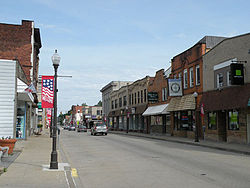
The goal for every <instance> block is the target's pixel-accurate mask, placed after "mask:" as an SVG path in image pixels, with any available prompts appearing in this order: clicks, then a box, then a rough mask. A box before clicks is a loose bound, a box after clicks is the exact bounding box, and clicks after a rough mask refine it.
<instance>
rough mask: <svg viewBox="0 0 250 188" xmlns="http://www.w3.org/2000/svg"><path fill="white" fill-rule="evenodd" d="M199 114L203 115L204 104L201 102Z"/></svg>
mask: <svg viewBox="0 0 250 188" xmlns="http://www.w3.org/2000/svg"><path fill="white" fill-rule="evenodd" d="M201 116H202V117H203V116H204V104H203V103H202V104H201Z"/></svg>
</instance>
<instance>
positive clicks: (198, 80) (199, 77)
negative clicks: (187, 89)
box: [195, 65, 201, 85]
mask: <svg viewBox="0 0 250 188" xmlns="http://www.w3.org/2000/svg"><path fill="white" fill-rule="evenodd" d="M195 71H196V73H195V75H196V79H195V80H196V85H200V84H201V75H200V65H197V66H196V67H195Z"/></svg>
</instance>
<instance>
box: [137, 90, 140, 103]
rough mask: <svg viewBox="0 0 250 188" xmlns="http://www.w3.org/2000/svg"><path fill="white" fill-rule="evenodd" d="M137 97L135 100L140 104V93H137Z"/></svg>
mask: <svg viewBox="0 0 250 188" xmlns="http://www.w3.org/2000/svg"><path fill="white" fill-rule="evenodd" d="M137 94H138V96H137V99H138V104H139V103H140V91H138V93H137Z"/></svg>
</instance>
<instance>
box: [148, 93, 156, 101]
mask: <svg viewBox="0 0 250 188" xmlns="http://www.w3.org/2000/svg"><path fill="white" fill-rule="evenodd" d="M157 101H158V93H157V92H148V102H157Z"/></svg>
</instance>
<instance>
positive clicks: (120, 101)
mask: <svg viewBox="0 0 250 188" xmlns="http://www.w3.org/2000/svg"><path fill="white" fill-rule="evenodd" d="M119 107H122V98H119Z"/></svg>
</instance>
